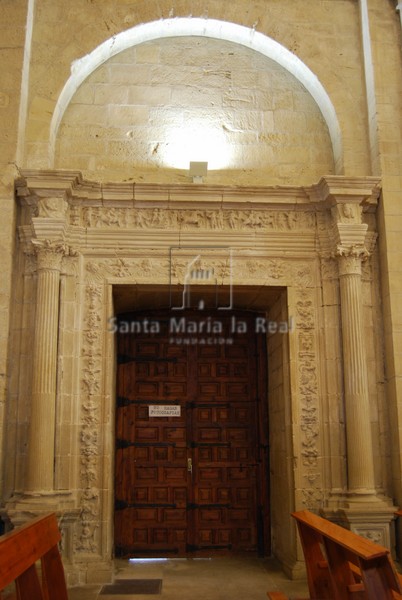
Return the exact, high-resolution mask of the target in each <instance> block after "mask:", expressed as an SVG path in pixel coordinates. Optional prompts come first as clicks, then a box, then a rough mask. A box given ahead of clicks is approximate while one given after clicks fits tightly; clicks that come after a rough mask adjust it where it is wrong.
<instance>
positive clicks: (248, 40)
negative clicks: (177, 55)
mask: <svg viewBox="0 0 402 600" xmlns="http://www.w3.org/2000/svg"><path fill="white" fill-rule="evenodd" d="M184 36H203V37H210V38H215V39H221V40H225V41H228V42H234V43H237V44H240V45H243V46H246V47H247V48H251V49H252V50H255V51H256V52H259V53H260V54H263V55H265V56H267V57H268V58H270V59H271V60H274V61H275V62H276V63H278V64H279V65H280V66H282V67H283V68H285V69H286V70H287V71H288V72H289V73H291V74H292V75H293V76H294V77H296V79H298V81H299V82H300V83H301V84H302V85H303V86H304V87H305V88H306V90H307V91H308V92H309V93H310V95H311V96H312V97H313V99H314V101H315V102H316V104H317V105H318V107H319V109H320V111H321V113H322V115H323V117H324V119H325V122H326V124H327V127H328V130H329V134H330V137H331V141H332V147H333V154H334V160H335V167H336V172H337V173H338V174H340V173H341V172H342V140H341V130H340V126H339V122H338V118H337V115H336V111H335V108H334V106H333V104H332V102H331V99H330V98H329V96H328V94H327V92H326V90H325V89H324V87H323V85H322V84H321V83H320V81H319V79H318V77H317V76H316V75H315V74H314V73H313V72H312V71H311V70H310V69H309V68H308V67H307V66H306V65H305V64H304V63H303V62H302V61H301V60H300V59H299V58H298V57H297V56H296V55H295V54H293V53H292V52H290V51H289V50H288V49H287V48H285V47H284V46H282V45H281V44H280V43H278V42H276V41H275V40H273V39H271V38H269V37H268V36H266V35H264V34H262V33H260V32H257V31H255V30H254V29H250V28H248V27H244V26H243V25H238V24H235V23H229V22H227V21H219V20H216V19H202V18H192V17H183V18H175V19H161V20H159V21H152V22H149V23H144V24H141V25H137V26H135V27H132V28H131V29H127V30H125V31H122V32H121V33H119V34H117V35H115V36H113V37H112V38H110V39H108V40H106V41H105V42H103V43H102V44H100V45H99V46H98V47H97V48H95V49H94V50H93V51H92V52H91V53H90V54H87V55H86V56H84V57H83V58H81V59H79V60H76V61H75V62H74V63H73V64H72V68H71V75H70V77H69V79H68V80H67V82H66V84H65V86H64V88H63V90H62V92H61V94H60V96H59V98H58V101H57V104H56V108H55V111H54V113H53V117H52V122H51V127H50V163H51V164H54V154H55V143H56V137H57V132H58V128H59V126H60V123H61V121H62V118H63V115H64V112H65V111H66V109H67V107H68V105H69V103H70V102H71V100H72V98H73V96H74V94H75V92H76V91H77V90H78V88H79V86H80V85H81V84H82V83H83V82H84V81H85V79H87V77H89V76H90V75H91V73H93V72H94V71H95V70H96V69H97V68H98V67H99V66H100V65H102V64H103V63H104V62H106V61H107V60H109V59H110V58H112V57H113V56H115V55H116V54H119V53H120V52H123V51H124V50H127V49H128V48H131V47H133V46H136V45H139V44H142V43H144V42H149V41H153V40H156V39H160V38H169V37H184Z"/></svg>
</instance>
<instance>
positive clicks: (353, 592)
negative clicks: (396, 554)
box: [268, 510, 402, 600]
mask: <svg viewBox="0 0 402 600" xmlns="http://www.w3.org/2000/svg"><path fill="white" fill-rule="evenodd" d="M292 516H293V517H294V518H295V519H296V521H297V527H298V530H299V535H300V539H301V543H302V548H303V553H304V558H305V561H306V571H307V582H308V588H309V592H310V599H313V598H314V599H317V600H318V599H319V600H353V599H356V600H402V587H401V581H400V578H399V575H398V573H397V572H396V570H395V567H394V564H393V562H392V559H391V557H390V552H389V550H388V549H387V548H384V547H383V546H379V545H378V544H374V543H373V542H371V541H370V540H367V539H366V538H363V537H361V536H359V535H357V534H355V533H353V532H352V531H349V530H347V529H344V528H343V527H340V526H339V525H336V524H335V523H332V522H331V521H328V520H326V519H323V518H321V517H318V516H317V515H315V514H313V513H311V512H309V511H307V510H304V511H301V512H297V513H293V514H292ZM268 598H270V600H288V599H287V596H285V595H284V594H282V593H280V592H268Z"/></svg>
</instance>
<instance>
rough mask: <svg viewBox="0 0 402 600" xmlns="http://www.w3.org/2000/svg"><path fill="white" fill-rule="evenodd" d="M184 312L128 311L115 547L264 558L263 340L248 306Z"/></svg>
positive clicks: (122, 552) (121, 360) (140, 552)
mask: <svg viewBox="0 0 402 600" xmlns="http://www.w3.org/2000/svg"><path fill="white" fill-rule="evenodd" d="M180 318H183V316H181V317H180ZM184 318H185V321H183V322H181V323H185V325H184V326H183V328H181V326H180V322H179V321H178V318H177V317H174V319H176V320H175V321H174V322H173V331H172V313H171V312H169V313H167V314H165V315H161V314H160V313H158V314H154V315H153V316H149V315H147V316H146V317H145V316H144V315H141V314H138V313H136V314H134V315H125V316H124V317H121V321H120V322H121V323H122V327H120V332H118V340H117V347H118V358H117V363H118V368H117V409H116V461H115V554H116V556H133V557H135V556H137V557H138V556H160V557H162V556H188V555H205V554H207V555H210V556H213V555H217V554H227V553H234V552H251V553H259V554H260V555H262V554H268V553H269V516H268V514H269V510H268V490H267V487H268V465H267V457H268V441H267V431H268V424H267V417H266V394H265V385H264V382H265V378H266V355H265V338H264V336H263V335H261V334H258V335H257V334H256V333H255V317H254V315H250V313H247V314H244V313H242V314H239V313H237V314H236V315H234V314H232V315H229V316H225V317H223V316H222V313H221V314H218V315H215V316H213V317H211V316H209V317H208V320H207V321H206V317H205V315H204V314H202V316H201V315H200V314H199V313H198V314H197V313H193V314H186V316H185V317H184ZM144 319H146V321H145V320H144ZM201 321H203V322H204V326H201V325H200V323H201ZM123 323H124V324H126V323H134V326H133V327H131V329H132V330H133V329H134V330H135V331H131V332H125V330H126V329H127V327H125V326H124V325H123ZM178 323H179V325H178ZM208 324H209V325H208ZM213 324H215V329H220V328H222V330H220V331H219V332H217V331H211V330H212V328H213ZM216 324H218V325H219V327H218V325H216ZM175 325H176V327H175ZM236 326H237V327H238V328H239V329H241V330H242V331H239V332H236V331H233V330H236ZM186 328H189V329H190V330H191V331H188V330H187V329H186ZM154 415H155V416H154Z"/></svg>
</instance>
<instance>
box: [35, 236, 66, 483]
mask: <svg viewBox="0 0 402 600" xmlns="http://www.w3.org/2000/svg"><path fill="white" fill-rule="evenodd" d="M63 250H64V249H63V247H62V246H60V245H59V246H56V247H53V248H40V249H38V252H37V254H38V282H37V295H36V317H35V335H34V340H33V380H32V405H31V421H30V430H29V448H28V461H27V479H26V489H27V491H30V492H43V491H51V490H53V481H54V454H55V449H54V441H55V440H54V438H55V417H56V415H55V413H56V374H57V338H58V321H59V287H60V268H61V259H62V255H63Z"/></svg>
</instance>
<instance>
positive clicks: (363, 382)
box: [339, 256, 375, 494]
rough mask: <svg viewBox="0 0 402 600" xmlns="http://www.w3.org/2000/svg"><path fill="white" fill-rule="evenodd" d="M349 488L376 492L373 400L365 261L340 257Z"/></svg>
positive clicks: (357, 491) (361, 491) (352, 490)
mask: <svg viewBox="0 0 402 600" xmlns="http://www.w3.org/2000/svg"><path fill="white" fill-rule="evenodd" d="M339 278H340V293H341V315H342V342H343V357H344V363H343V365H344V366H343V368H344V386H345V413H346V439H347V451H348V487H349V491H350V492H354V493H364V494H373V493H374V491H375V480H374V467H373V445H372V435H371V421H370V400H369V390H368V374H367V362H366V350H365V343H364V329H363V312H362V311H363V301H362V289H361V258H360V257H359V256H341V257H340V258H339Z"/></svg>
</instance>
